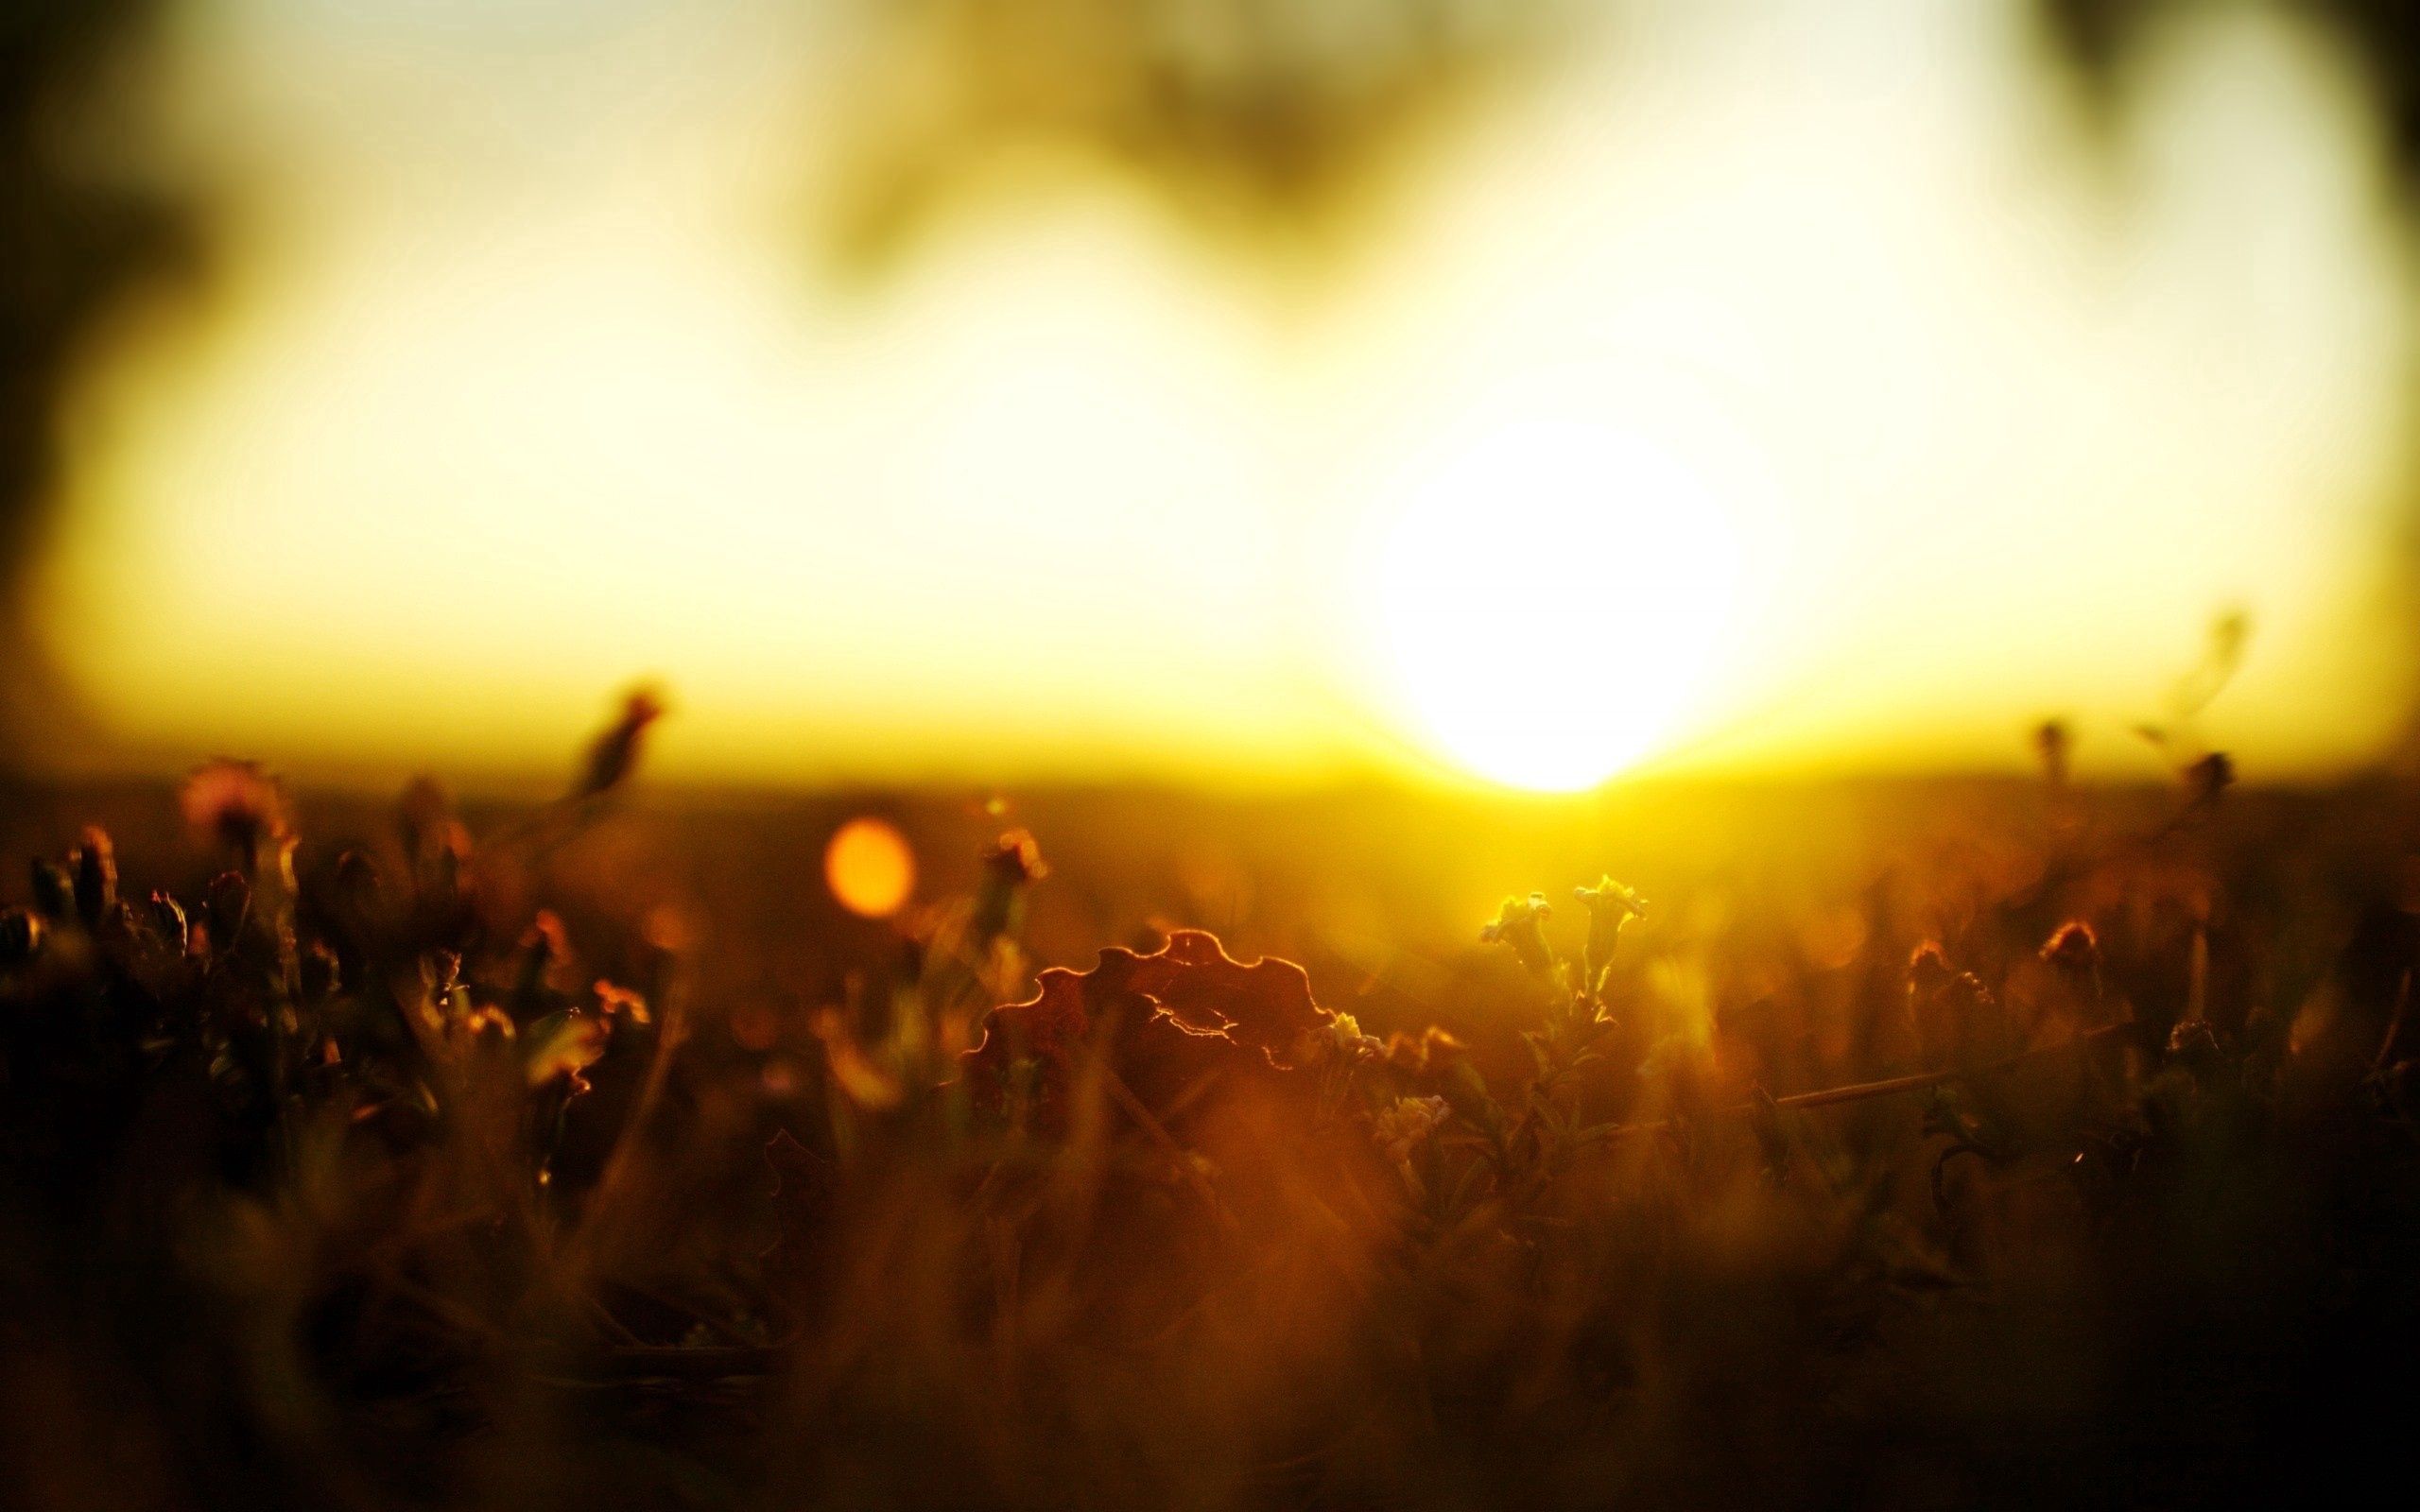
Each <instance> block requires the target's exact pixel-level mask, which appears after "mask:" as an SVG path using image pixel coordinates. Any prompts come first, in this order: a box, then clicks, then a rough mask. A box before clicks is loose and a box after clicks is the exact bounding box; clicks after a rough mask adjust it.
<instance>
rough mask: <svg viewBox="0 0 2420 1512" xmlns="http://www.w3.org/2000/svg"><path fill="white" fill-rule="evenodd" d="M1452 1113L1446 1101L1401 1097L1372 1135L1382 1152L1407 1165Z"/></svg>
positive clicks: (1381, 1117)
mask: <svg viewBox="0 0 2420 1512" xmlns="http://www.w3.org/2000/svg"><path fill="white" fill-rule="evenodd" d="M1452 1112H1453V1109H1452V1108H1449V1107H1447V1106H1446V1103H1445V1099H1443V1097H1398V1098H1396V1099H1395V1101H1394V1106H1393V1107H1392V1108H1388V1109H1387V1110H1386V1111H1384V1112H1382V1113H1380V1114H1379V1115H1378V1116H1377V1117H1376V1118H1375V1119H1374V1120H1373V1121H1372V1124H1371V1129H1370V1132H1371V1135H1372V1136H1373V1137H1374V1139H1375V1140H1376V1141H1377V1144H1378V1149H1379V1152H1380V1153H1381V1154H1383V1155H1385V1156H1386V1158H1387V1159H1388V1160H1392V1161H1394V1162H1395V1163H1396V1164H1397V1165H1403V1164H1407V1163H1409V1161H1410V1160H1411V1157H1412V1155H1413V1153H1414V1152H1415V1151H1417V1150H1418V1149H1419V1148H1420V1146H1421V1145H1423V1144H1425V1143H1427V1142H1428V1137H1429V1136H1430V1135H1432V1134H1434V1133H1436V1132H1437V1130H1438V1128H1439V1126H1440V1125H1443V1123H1444V1122H1445V1120H1446V1119H1447V1118H1448V1117H1450V1116H1452Z"/></svg>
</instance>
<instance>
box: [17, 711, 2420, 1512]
mask: <svg viewBox="0 0 2420 1512" xmlns="http://www.w3.org/2000/svg"><path fill="white" fill-rule="evenodd" d="M646 713H647V711H645V710H640V709H634V710H633V711H632V716H631V719H630V720H628V721H626V722H625V724H624V725H623V726H622V727H620V728H619V730H618V732H617V733H609V735H608V736H607V737H606V738H605V739H604V740H603V741H601V742H600V743H599V745H598V747H596V750H595V751H594V752H592V755H591V759H590V761H589V762H588V763H587V764H586V765H585V766H584V767H583V769H582V775H581V778H580V781H579V785H578V787H577V788H576V790H575V791H574V793H573V794H572V795H571V796H570V797H568V798H566V799H561V800H559V801H555V802H552V803H546V804H537V805H519V806H513V805H492V806H489V807H486V808H476V809H472V810H469V811H467V812H465V811H458V810H457V808H456V807H455V806H454V805H453V804H452V803H451V802H450V801H449V800H448V799H447V798H446V797H445V796H444V794H443V793H441V791H440V790H439V789H437V788H436V787H434V786H430V785H426V784H423V785H418V786H415V787H414V788H413V789H412V790H411V791H410V792H408V793H407V794H406V795H405V797H404V798H403V799H402V801H401V802H400V804H384V803H378V804H373V803H370V802H367V801H363V800H354V799H342V798H337V797H324V798H313V799H311V800H310V801H309V803H308V804H307V805H306V809H307V815H308V818H309V822H308V823H307V824H306V823H304V822H303V817H302V811H298V809H297V808H296V807H295V806H294V804H293V802H292V800H291V799H290V798H289V796H288V795H287V794H285V793H284V792H283V791H281V790H280V789H279V788H278V787H277V786H276V785H275V784H274V783H273V782H270V781H269V780H268V778H266V777H265V776H264V775H263V774H261V773H259V772H257V771H255V770H253V769H251V768H248V767H244V766H241V765H218V766H215V767H212V768H209V769H206V770H204V771H203V772H201V773H199V774H197V776H196V777H195V778H194V779H193V780H192V781H191V782H189V783H188V784H187V785H186V787H185V789H184V790H183V792H182V795H170V794H167V793H164V792H162V793H144V792H116V793H101V792H95V793H91V794H70V795H61V794H57V793H52V794H42V795H37V794H27V793H19V794H15V795H11V796H10V799H9V801H10V803H11V805H12V807H13V813H12V814H11V815H10V816H9V818H8V820H7V822H6V823H5V824H4V825H0V830H5V831H6V832H7V833H8V834H9V835H10V836H11V837H17V838H21V839H22V840H23V841H24V843H25V844H26V845H27V846H28V847H29V848H32V849H37V850H39V851H40V855H39V858H38V859H37V860H36V861H35V862H34V864H33V867H32V869H31V874H30V878H29V882H28V884H26V891H25V892H23V893H22V894H16V895H14V896H13V897H12V900H11V901H12V902H13V904H14V906H11V907H10V908H9V910H8V912H7V913H6V915H5V918H0V1297H4V1298H5V1303H0V1502H6V1503H9V1504H12V1505H26V1506H32V1507H41V1508H54V1507H56V1508H66V1507H92V1508H102V1507H107V1508H125V1507H220V1506H225V1507H245V1508H262V1509H272V1508H279V1507H296V1508H304V1507H308V1508H354V1507H358V1508H389V1507H397V1508H401V1507H420V1506H429V1507H436V1506H445V1507H493V1508H499V1509H502V1508H523V1507H540V1506H563V1507H580V1508H595V1507H621V1506H632V1507H689V1506H716V1507H720V1506H733V1507H758V1506H762V1507H807V1506H836V1507H857V1506H866V1507H890V1506H991V1505H1000V1506H1034V1507H1062V1506H1148V1507H1229V1506H1333V1507H1362V1506H1369V1507H1379V1506H1404V1507H1431V1506H1435V1507H1472V1506H1488V1505H1507V1506H1524V1507H1529V1506H1537V1507H1555V1506H1602V1505H1649V1506H1654V1505H1668V1504H1671V1505H1677V1504H1688V1505H1741V1506H1756V1507H1766V1508H1770V1507H1778V1506H1836V1505H1880V1506H1963V1505H1978V1504H2010V1505H2014V1504H2026V1505H2065V1504H2113V1503H2124V1504H2128V1505H2164V1504H2213V1503H2228V1502H2235V1501H2247V1500H2251V1499H2254V1498H2259V1499H2263V1500H2267V1499H2270V1498H2273V1497H2275V1496H2281V1495H2282V1496H2290V1497H2292V1498H2293V1499H2294V1500H2296V1501H2297V1502H2301V1501H2308V1500H2313V1499H2316V1500H2319V1501H2322V1502H2327V1503H2333V1502H2339V1501H2344V1500H2349V1499H2351V1497H2352V1496H2353V1495H2354V1494H2355V1493H2356V1490H2357V1488H2359V1487H2360V1486H2363V1485H2364V1479H2365V1477H2367V1476H2370V1475H2372V1474H2373V1473H2375V1472H2379V1471H2383V1472H2385V1473H2386V1474H2387V1475H2388V1476H2389V1477H2390V1478H2389V1479H2388V1480H2387V1481H2385V1482H2383V1483H2381V1484H2383V1485H2385V1486H2391V1487H2406V1486H2409V1485H2410V1474H2409V1470H2408V1460H2407V1457H2406V1452H2405V1450H2404V1448H2403V1440H2404V1439H2405V1438H2406V1437H2408V1433H2409V1424H2410V1422H2411V1412H2412V1408H2413V1406H2414V1402H2415V1397H2414V1393H2413V1392H2412V1390H2411V1384H2410V1383H2411V1380H2412V1376H2413V1371H2414V1358H2415V1357H2414V1354H2413V1346H2414V1344H2415V1343H2420V1329H2416V1328H2415V1317H2414V1306H2415V1281H2420V1270H2415V1267H2414V1260H2415V1244H2420V1228H2416V1227H2415V1216H2420V1180H2416V1179H2415V1178H2416V1177H2420V1165H2415V1153H2416V1151H2415V1143H2414V1127H2413V1125H2412V1122H2411V1115H2412V1098H2413V1097H2414V1096H2415V1095H2420V1083H2415V1080H2414V1077H2413V1074H2412V1066H2413V1064H2414V1061H2413V1059H2412V1058H2411V1057H2420V1027H2414V1026H2411V1025H2410V1024H2409V1023H2408V1022H2407V1020H2408V1019H2409V1018H2410V1017H2411V1014H2410V999H2411V975H2412V970H2413V967H2414V966H2415V964H2420V912H2415V911H2416V910H2420V805H2415V803H2414V801H2413V798H2412V795H2411V793H2409V792H2408V791H2406V790H2405V789H2403V788H2401V787H2399V786H2394V785H2391V784H2386V783H2383V782H2381V783H2378V784H2375V785H2371V786H2368V787H2364V788H2361V789H2359V790H2345V791H2339V792H2333V793H2327V794H2322V795H2299V796H2298V795H2291V794H2284V793H2275V792H2263V791H2260V790H2259V789H2257V788H2256V787H2255V788H2251V789H2245V790H2237V789H2233V788H2231V787H2230V786H2229V784H2228V782H2227V781H2226V780H2227V778H2228V776H2229V773H2228V772H2227V771H2226V770H2225V768H2224V765H2223V763H2221V762H2215V761H2204V762H2202V763H2200V764H2198V765H2192V766H2189V767H2188V768H2187V770H2186V771H2185V773H2184V774H2183V777H2182V778H2181V780H2180V781H2179V782H2178V783H2177V784H2176V785H2175V786H2174V787H2172V788H2161V789H2152V788H2149V787H2146V788H2142V789H2137V790H2125V791H2111V792H2089V791H2082V790H2075V789H2070V788H2068V787H2067V786H2066V785H2065V784H2064V783H2063V782H2059V781H2057V779H2056V774H2055V773H2054V774H2053V775H2052V777H2051V778H2049V779H2048V780H2045V781H2043V782H2032V783H2014V782H2012V783H2006V784H1998V785H1966V786H1956V785H1944V786H1934V787H1918V786H1902V787H1876V788H1866V789H1823V790H1817V789H1808V790H1803V791H1800V790H1772V791H1764V792H1757V793H1733V794H1717V793H1693V792H1688V791H1682V790H1671V791H1661V790H1643V791H1640V792H1636V793H1634V794H1633V795H1631V796H1629V797H1614V798H1608V799H1596V800H1589V801H1587V802H1582V803H1574V804H1564V805H1545V804H1528V805H1525V804H1511V803H1504V804H1486V803H1479V802H1477V801H1472V802H1467V803H1458V802H1454V801H1448V800H1444V799H1437V800H1419V799H1408V798H1407V799H1388V798H1384V797H1378V796H1366V795H1365V796H1362V797H1359V798H1351V797H1338V798H1324V799H1288V800H1270V801H1266V802H1259V803H1246V802H1232V803H1222V802H1219V801H1214V800H1209V799H1180V798H1174V797H1170V798H1167V799H1150V798H1149V797H1141V796H1119V795H1114V794H1112V795H1094V796H1090V797H1085V796H1082V795H1060V796H1056V797H1053V796H1050V795H1043V796H1041V797H1038V798H1034V799H1029V800H1027V801H1025V802H1024V803H1023V804H1022V805H1020V806H1018V807H1015V808H1011V809H1006V810H1004V808H1003V806H1002V805H1001V804H999V803H997V802H993V803H989V804H986V803H982V802H973V801H965V802H962V801H958V800H954V799H889V800H883V801H869V802H864V803H855V802H842V801H840V800H838V799H829V800H815V801H811V802H810V801H807V800H781V801H777V800H770V799H767V800H762V801H758V802H755V803H753V804H739V803H736V802H735V803H731V804H724V805H720V806H717V805H712V804H705V803H701V802H691V803H688V804H686V805H685V806H683V805H679V804H676V803H675V802H674V800H673V799H671V798H669V797H668V796H660V795H650V794H648V792H646V791H644V790H640V791H635V792H633V791H631V782H629V781H628V776H629V771H630V768H631V762H632V759H633V757H634V755H635V750H636V744H637V736H638V734H639V733H640V731H641V730H643V729H644V726H645V723H646V718H645V714H646ZM180 799H181V800H182V801H181V802H180ZM868 809H872V810H873V811H875V812H879V813H882V814H884V815H886V816H888V817H889V818H890V820H891V821H892V822H894V823H896V824H897V825H898V826H899V827H900V828H901V829H902V830H903V831H905V832H906V833H907V834H908V836H909V838H910V839H911V840H912V841H913V842H915V844H916V846H917V849H918V851H919V852H920V855H921V858H922V859H923V861H924V863H925V868H926V872H927V878H926V881H925V885H924V886H923V887H922V888H921V889H920V893H919V897H920V899H921V900H923V901H921V902H918V903H916V904H914V905H911V907H910V908H909V909H908V911H907V912H905V913H903V914H902V915H900V916H899V917H898V918H897V919H894V920H891V921H889V922H881V923H877V922H872V921H867V920H860V919H852V918H849V917H848V916H845V915H843V914H842V913H840V912H839V911H838V909H837V908H836V907H835V906H834V905H833V903H832V902H831V901H830V899H829V896H828V895H827V894H826V893H824V892H823V890H822V888H821V880H820V876H819V871H818V868H819V866H820V856H821V845H822V842H823V839H824V837H825V836H826V835H828V834H829V833H830V831H831V828H832V826H833V825H834V824H836V823H837V822H838V820H839V819H840V818H842V817H846V816H851V815H853V814H856V813H860V812H865V811H867V810H868ZM96 818H97V819H103V820H106V821H107V822H108V823H109V824H110V825H111V827H112V830H114V832H115V833H116V836H117V838H116V840H115V841H113V840H112V837H111V834H110V833H105V832H104V831H103V830H102V829H99V828H83V826H84V825H85V824H87V823H88V822H90V821H91V820H94V819H96ZM1028 831H1030V833H1027V832H1028ZM1035 836H1038V837H1039V839H1038V843H1037V840H1036V838H1035ZM1045 859H1047V867H1046V866H1045ZM1607 869H1612V870H1613V871H1615V872H1616V874H1617V875H1618V876H1619V877H1620V878H1621V879H1622V880H1621V881H1619V882H1616V881H1613V880H1610V879H1606V878H1605V877H1604V876H1603V873H1604V871H1605V870H1607ZM1549 884H1551V888H1550V890H1549V891H1547V893H1546V894H1545V895H1544V896H1543V897H1531V896H1529V891H1528V890H1529V888H1530V886H1532V885H1537V886H1541V887H1545V886H1547V885H1549ZM1634 887H1635V889H1636V890H1633V889H1634ZM1482 889H1484V891H1482ZM1507 892H1511V893H1513V898H1512V899H1511V900H1509V901H1501V902H1499V900H1501V899H1503V895H1504V894H1505V893H1507ZM1481 899H1483V900H1484V902H1485V906H1484V907H1481V906H1480V905H1479V903H1478V902H1477V900H1481ZM1482 925H1484V926H1485V927H1484V931H1483V933H1484V936H1485V937H1484V938H1481V937H1480V936H1481V934H1482V930H1481V926H1482ZM1192 926H1207V928H1208V929H1210V930H1213V931H1215V932H1216V935H1215V936H1214V934H1211V933H1203V932H1200V930H1198V929H1197V928H1195V927H1192ZM1103 946H1106V947H1107V948H1106V949H1102V948H1100V947H1103ZM1290 960H1299V961H1301V962H1303V963H1304V967H1297V966H1295V965H1292V964H1289V961H1290ZM1046 966H1049V967H1052V969H1043V968H1044V967H1046ZM1305 967H1306V968H1307V971H1306V970H1305ZM2366 1494H2377V1492H2376V1491H2375V1490H2372V1491H2370V1492H2368V1493H2366Z"/></svg>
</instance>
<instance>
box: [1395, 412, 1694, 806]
mask: <svg viewBox="0 0 2420 1512" xmlns="http://www.w3.org/2000/svg"><path fill="white" fill-rule="evenodd" d="M1379 532H1380V533H1379V536H1378V539H1377V541H1376V542H1375V544H1374V548H1373V550H1372V553H1371V557H1370V561H1371V578H1370V581H1369V584H1368V585H1367V586H1368V589H1369V593H1368V610H1369V614H1368V617H1369V620H1370V624H1369V627H1368V628H1369V630H1370V632H1371V634H1372V637H1373V639H1374V650H1375V652H1376V656H1377V660H1378V662H1379V663H1380V665H1381V668H1382V670H1383V674H1384V677H1385V679H1386V681H1387V682H1388V684H1389V685H1390V690H1391V694H1392V702H1394V703H1395V704H1396V705H1397V706H1398V707H1399V709H1400V710H1401V712H1402V713H1403V714H1404V715H1405V716H1406V717H1407V719H1408V721H1409V723H1410V724H1411V725H1413V726H1414V727H1416V729H1417V730H1418V732H1419V733H1420V735H1421V736H1422V737H1423V738H1424V740H1425V742H1426V744H1428V745H1429V746H1431V747H1433V748H1434V749H1435V750H1436V752H1437V753H1438V754H1439V755H1441V756H1443V757H1444V758H1446V759H1447V760H1449V761H1451V762H1452V763H1453V764H1454V765H1458V766H1461V767H1462V768H1464V769H1465V770H1467V771H1469V772H1471V773H1473V774H1476V775H1478V776H1479V777H1483V778H1486V779H1489V780H1491V781H1494V782H1502V783H1506V784H1508V785H1511V786H1515V787H1524V788H1531V789H1537V790H1540V791H1553V792H1562V791H1573V790H1577V789H1581V788H1586V787H1591V786H1594V785H1596V784H1597V783H1599V782H1602V781H1604V780H1605V779H1606V778H1608V777H1610V776H1612V775H1614V774H1615V773H1616V772H1618V771H1620V770H1622V769H1623V768H1624V767H1626V766H1629V765H1632V764H1634V762H1636V761H1638V760H1639V759H1640V758H1642V757H1644V756H1648V755H1650V754H1652V753H1653V752H1654V751H1655V750H1656V748H1657V747H1658V746H1659V745H1660V744H1661V743H1663V742H1665V741H1667V740H1668V739H1669V738H1671V737H1672V736H1673V735H1674V733H1675V732H1676V731H1677V730H1679V729H1680V727H1681V726H1682V725H1683V723H1684V722H1685V720H1686V718H1687V717H1688V716H1689V715H1690V714H1691V713H1695V712H1696V711H1697V709H1698V708H1699V706H1700V705H1701V704H1702V702H1703V697H1704V695H1705V693H1706V683H1707V681H1708V679H1709V675H1710V673H1711V672H1712V671H1713V669H1714V667H1715V665H1716V663H1717V662H1718V660H1719V658H1720V653H1721V651H1722V648H1723V645H1724V643H1725V642H1726V640H1727V639H1728V632H1729V630H1730V628H1731V627H1732V623H1733V619H1734V614H1735V610H1736V607H1737V606H1736V599H1737V591H1738V578H1739V551H1738V546H1737V539H1736V537H1735V535H1734V533H1733V526H1732V522H1731V521H1730V519H1729V518H1728V516H1727V515H1726V513H1725V511H1724V509H1723V507H1722V501H1721V500H1720V498H1718V497H1717V496H1716V492H1715V490H1713V489H1712V488H1711V487H1709V485H1708V483H1707V482H1706V480H1705V478H1704V477H1703V475H1702V474H1701V473H1699V472H1695V471H1693V470H1692V469H1690V468H1689V467H1687V466H1686V465H1685V464H1684V463H1682V462H1681V461H1680V460H1678V459H1677V458H1676V457H1675V456H1674V455H1670V454H1668V453H1667V452H1666V451H1664V450H1661V449H1659V448H1658V447H1656V446H1654V445H1652V444H1651V443H1649V442H1647V441H1645V440H1642V439H1640V438H1637V437H1635V436H1632V435H1629V434H1627V433H1624V432H1622V431H1620V430H1618V429H1614V428H1610V427H1603V426H1597V425H1591V424H1587V423H1583V422H1574V421H1536V422H1530V423H1514V424H1507V425H1502V426H1498V427H1495V428H1493V429H1491V430H1489V431H1487V432H1486V433H1484V434H1482V435H1480V436H1478V437H1474V438H1468V439H1465V440H1461V441H1459V442H1456V443H1454V444H1451V445H1448V446H1446V447H1444V448H1443V449H1441V450H1440V452H1438V453H1437V454H1434V455H1433V456H1432V460H1431V462H1430V463H1429V465H1426V466H1425V467H1424V468H1423V469H1422V470H1421V471H1420V472H1419V473H1418V474H1417V475H1416V476H1415V477H1414V479H1413V480H1412V481H1411V482H1410V483H1409V485H1408V486H1407V487H1406V488H1405V489H1404V490H1402V495H1401V497H1399V498H1398V499H1397V500H1396V501H1394V503H1393V505H1392V507H1391V508H1390V509H1389V511H1388V513H1387V514H1386V515H1385V516H1383V517H1382V519H1381V521H1380V524H1379Z"/></svg>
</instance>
